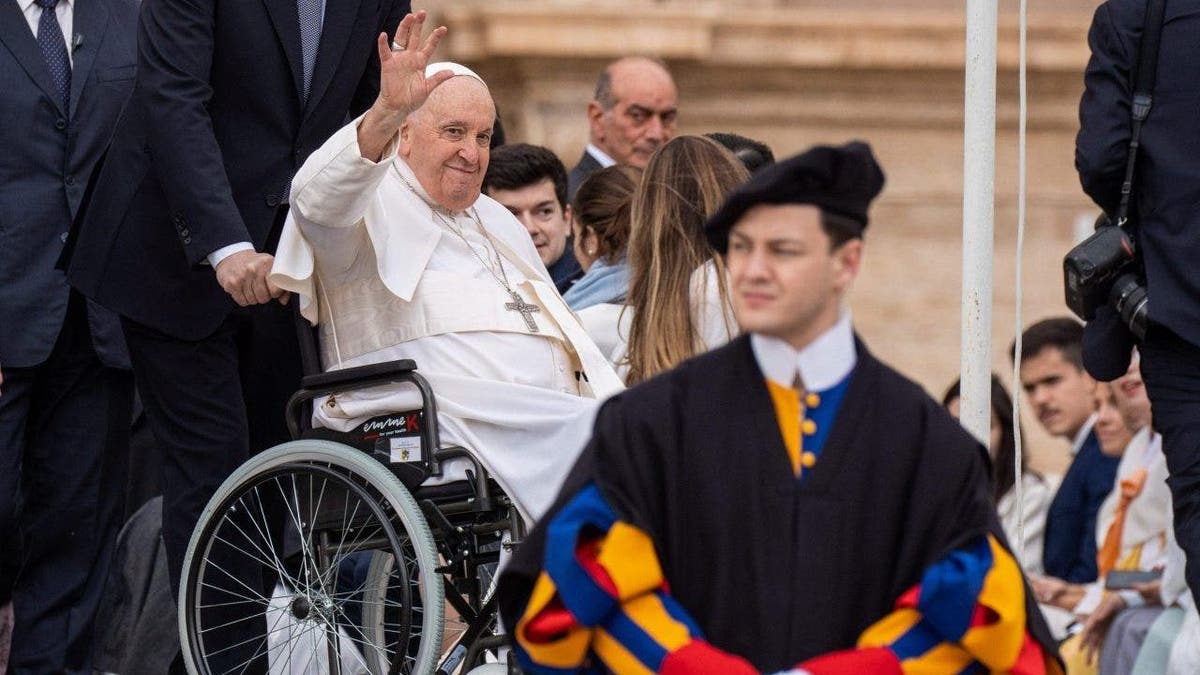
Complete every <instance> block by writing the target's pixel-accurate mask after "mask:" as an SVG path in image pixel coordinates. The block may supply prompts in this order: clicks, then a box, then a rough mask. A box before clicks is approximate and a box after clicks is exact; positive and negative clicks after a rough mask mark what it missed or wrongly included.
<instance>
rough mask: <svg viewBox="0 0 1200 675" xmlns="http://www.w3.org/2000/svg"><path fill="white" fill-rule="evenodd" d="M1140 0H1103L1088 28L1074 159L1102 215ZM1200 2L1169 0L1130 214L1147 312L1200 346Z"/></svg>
mask: <svg viewBox="0 0 1200 675" xmlns="http://www.w3.org/2000/svg"><path fill="white" fill-rule="evenodd" d="M1145 7H1146V0H1108V2H1105V3H1104V4H1102V5H1100V7H1099V8H1098V9H1097V10H1096V14H1095V17H1094V19H1093V21H1092V27H1091V31H1090V32H1089V33H1088V43H1089V45H1090V46H1091V50H1092V57H1091V60H1090V61H1089V62H1088V67H1087V72H1086V75H1085V79H1084V82H1085V85H1086V90H1085V92H1084V94H1083V99H1082V100H1081V102H1080V105H1079V119H1080V129H1079V135H1078V137H1077V138H1076V141H1075V166H1076V168H1077V169H1078V170H1079V177H1080V179H1081V181H1082V183H1083V189H1084V190H1085V191H1086V192H1087V193H1088V195H1089V196H1091V198H1092V199H1093V200H1095V202H1096V203H1097V204H1099V205H1100V207H1101V208H1103V209H1104V210H1105V211H1106V212H1108V213H1110V214H1111V213H1114V212H1115V211H1116V209H1117V204H1118V203H1119V201H1120V197H1121V195H1120V188H1121V181H1122V180H1123V179H1124V173H1125V159H1126V157H1127V150H1128V144H1129V131H1130V129H1129V126H1130V118H1129V105H1130V99H1131V98H1132V90H1133V73H1132V71H1133V70H1134V69H1135V66H1136V63H1137V58H1138V45H1139V43H1140V41H1141V35H1142V22H1143V19H1144V17H1143V15H1144V13H1145ZM1198 34H1200V0H1171V1H1170V2H1168V3H1167V6H1166V20H1165V23H1164V24H1163V32H1162V44H1161V48H1160V50H1159V58H1158V80H1157V83H1156V85H1155V90H1154V105H1153V108H1152V109H1151V111H1150V117H1149V118H1148V119H1147V120H1146V125H1145V127H1144V128H1143V130H1142V136H1141V143H1142V153H1141V156H1140V157H1139V159H1138V169H1137V170H1138V172H1139V175H1138V180H1137V185H1136V187H1135V196H1136V199H1137V203H1136V205H1135V207H1134V208H1133V209H1131V213H1132V214H1133V215H1134V217H1135V219H1136V221H1137V222H1138V224H1139V225H1140V230H1139V233H1138V240H1139V243H1140V245H1141V249H1142V253H1143V255H1144V256H1145V263H1146V282H1147V290H1148V291H1149V294H1150V304H1149V311H1150V319H1151V320H1153V321H1156V322H1158V323H1160V324H1163V325H1165V326H1167V327H1168V328H1170V329H1171V330H1173V331H1174V332H1176V333H1178V334H1179V335H1180V336H1182V337H1183V338H1184V339H1186V340H1188V341H1189V342H1191V343H1192V344H1194V345H1200V265H1197V264H1196V261H1197V260H1200V124H1197V114H1198V111H1200V42H1198V41H1197V40H1196V36H1197V35H1198Z"/></svg>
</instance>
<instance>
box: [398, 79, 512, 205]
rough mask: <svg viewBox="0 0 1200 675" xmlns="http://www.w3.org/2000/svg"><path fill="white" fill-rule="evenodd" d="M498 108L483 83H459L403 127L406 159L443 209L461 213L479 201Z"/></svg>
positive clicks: (442, 88)
mask: <svg viewBox="0 0 1200 675" xmlns="http://www.w3.org/2000/svg"><path fill="white" fill-rule="evenodd" d="M495 119H496V107H495V104H493V103H492V97H491V95H490V94H489V93H488V90H487V87H485V86H484V85H483V83H481V82H479V81H478V80H476V79H474V78H472V77H465V76H461V77H454V78H451V79H449V80H447V81H446V82H444V83H442V84H441V85H439V86H438V87H437V88H436V89H434V90H433V93H431V94H430V95H429V98H428V99H427V100H426V101H425V105H423V106H421V108H420V109H419V110H417V111H416V112H414V113H413V114H412V115H409V118H408V119H407V120H405V122H404V124H403V125H402V126H401V127H400V155H401V156H402V157H403V158H404V161H405V162H407V163H408V165H409V166H410V167H412V170H413V173H414V174H416V176H417V180H418V181H420V182H421V187H423V188H425V191H426V192H428V193H429V196H430V197H432V198H433V200H434V201H435V202H437V203H438V205H440V206H442V207H444V208H447V209H449V210H451V211H461V210H462V209H465V208H467V207H468V206H470V205H471V204H474V203H475V200H476V199H478V198H479V190H480V187H481V186H482V185H483V175H484V173H486V172H487V165H488V157H489V154H488V153H489V150H488V144H489V143H490V142H491V139H492V124H493V123H494V122H495Z"/></svg>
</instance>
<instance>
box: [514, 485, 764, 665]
mask: <svg viewBox="0 0 1200 675" xmlns="http://www.w3.org/2000/svg"><path fill="white" fill-rule="evenodd" d="M514 633H515V643H516V647H517V649H516V651H517V657H518V659H519V661H520V663H521V667H522V668H523V669H524V670H525V671H526V672H529V673H579V672H586V673H591V672H605V671H612V672H617V673H634V674H636V673H667V674H671V675H678V674H682V673H701V672H707V673H713V672H721V673H730V674H732V675H740V674H742V673H755V672H757V671H756V670H755V669H754V668H753V666H751V665H750V664H749V663H748V662H746V661H745V660H744V659H741V658H739V657H737V656H734V655H732V654H728V653H726V652H722V651H721V650H719V649H717V648H715V647H713V646H712V645H711V644H709V643H708V642H706V641H705V640H704V638H703V636H702V634H701V632H700V629H699V627H698V626H697V625H696V623H695V621H693V620H692V618H691V617H690V616H689V615H688V613H687V611H686V610H685V609H684V608H683V607H682V606H680V605H679V603H678V602H676V600H675V599H674V598H673V597H671V594H670V592H669V587H668V584H667V582H666V580H665V579H664V578H663V574H662V567H661V565H660V564H659V560H658V556H657V554H656V553H655V550H654V544H653V542H652V541H651V539H650V537H649V536H648V535H647V534H646V533H645V532H643V531H642V530H640V529H639V528H637V527H635V526H633V525H631V524H629V523H627V522H624V521H622V520H619V519H618V518H617V517H616V514H615V512H614V511H613V509H612V508H611V507H610V506H609V504H608V503H607V502H606V501H605V499H604V497H603V495H602V494H601V493H600V490H599V489H597V488H596V486H595V485H589V486H587V487H586V488H584V489H583V490H582V491H580V492H579V493H578V494H577V495H576V496H575V498H574V499H572V500H571V501H570V502H569V503H568V504H567V505H566V506H565V507H564V508H563V509H562V510H561V511H559V513H558V514H557V515H556V516H555V517H554V518H553V520H551V521H550V523H549V525H548V526H547V528H546V550H545V557H544V560H543V571H542V572H541V573H540V574H539V576H538V578H537V581H536V582H535V584H534V587H533V592H532V594H531V595H530V599H529V603H528V605H527V606H526V608H525V611H524V613H523V614H522V617H521V619H520V620H519V621H518V623H517V626H516V630H515V631H514Z"/></svg>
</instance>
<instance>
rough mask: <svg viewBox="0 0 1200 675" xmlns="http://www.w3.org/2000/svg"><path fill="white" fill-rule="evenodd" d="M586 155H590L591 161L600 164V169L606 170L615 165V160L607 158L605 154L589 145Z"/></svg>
mask: <svg viewBox="0 0 1200 675" xmlns="http://www.w3.org/2000/svg"><path fill="white" fill-rule="evenodd" d="M587 154H589V155H591V156H592V159H594V160H596V161H597V162H600V168H602V169H607V168H608V167H610V166H612V165H614V164H616V163H617V160H615V159H613V158H612V157H609V156H608V153H607V152H604V151H603V150H601V149H600V148H598V147H596V146H595V145H592V144H591V143H588V144H587Z"/></svg>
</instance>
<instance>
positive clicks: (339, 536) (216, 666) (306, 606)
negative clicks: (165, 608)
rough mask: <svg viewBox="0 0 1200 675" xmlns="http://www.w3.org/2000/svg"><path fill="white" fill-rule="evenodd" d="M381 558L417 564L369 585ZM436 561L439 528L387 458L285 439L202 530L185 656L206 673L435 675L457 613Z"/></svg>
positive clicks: (190, 570) (188, 563) (191, 563)
mask: <svg viewBox="0 0 1200 675" xmlns="http://www.w3.org/2000/svg"><path fill="white" fill-rule="evenodd" d="M377 558H380V559H389V558H390V559H392V560H404V561H405V563H406V564H404V565H396V566H394V568H395V569H394V570H393V571H392V572H391V573H390V574H389V575H388V576H387V579H386V582H384V583H383V585H382V587H380V588H368V586H369V585H371V583H370V580H371V579H372V578H373V577H371V575H369V574H367V573H366V571H367V569H368V568H369V567H370V566H371V565H372V564H373V563H374V562H375V560H376V559H377ZM436 568H437V549H436V547H435V545H434V542H433V537H432V535H431V534H430V531H429V525H428V524H427V523H426V521H425V517H424V515H423V514H422V513H421V510H420V508H419V507H418V506H417V504H416V502H415V501H414V500H413V497H412V495H411V494H410V493H409V492H408V490H407V489H406V488H405V487H404V486H403V485H402V484H401V483H400V481H399V480H397V479H396V477H395V476H393V475H392V473H391V472H390V471H389V470H388V469H387V467H385V466H384V465H382V464H380V463H379V462H378V461H377V460H375V459H373V458H371V457H368V456H367V455H365V454H363V453H362V452H360V451H358V450H355V449H353V448H349V447H347V446H344V445H340V444H338V443H331V442H327V441H315V440H302V441H294V442H291V443H285V444H283V445H280V446H277V447H275V448H272V449H270V450H268V451H266V452H264V453H262V454H260V455H257V456H255V457H253V458H251V459H250V460H249V461H247V462H246V463H245V464H243V465H242V466H241V467H239V468H238V470H237V471H235V472H234V473H233V475H232V476H230V477H229V478H228V479H227V480H226V481H225V483H223V484H222V485H221V487H220V488H219V489H218V490H217V492H216V494H215V495H214V496H213V498H212V499H211V500H210V501H209V503H208V506H207V507H206V508H205V510H204V513H203V515H202V516H201V518H200V522H199V525H198V526H197V528H196V530H195V532H194V533H193V534H192V539H191V542H190V543H189V545H188V550H187V555H186V556H185V557H184V562H183V577H182V579H181V582H180V592H179V631H180V641H181V645H182V649H183V657H184V658H183V660H184V663H185V665H186V666H187V669H188V672H189V673H192V674H193V675H209V674H213V675H221V674H224V673H259V672H267V671H268V669H269V672H271V673H272V674H276V673H285V674H288V675H292V674H296V675H298V674H300V673H343V672H345V673H370V675H383V674H384V673H389V674H391V673H431V672H433V670H434V668H435V667H436V664H437V659H438V656H439V652H440V649H441V638H442V623H443V620H444V606H443V603H444V595H443V588H442V581H441V577H440V575H439V574H438V573H437V572H436ZM374 579H375V580H376V582H375V583H376V584H378V579H379V577H378V576H376V577H374ZM372 603H379V605H380V606H377V607H376V606H372ZM366 617H371V619H370V621H371V622H373V623H369V622H368V621H366V620H364V619H365V618H366Z"/></svg>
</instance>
